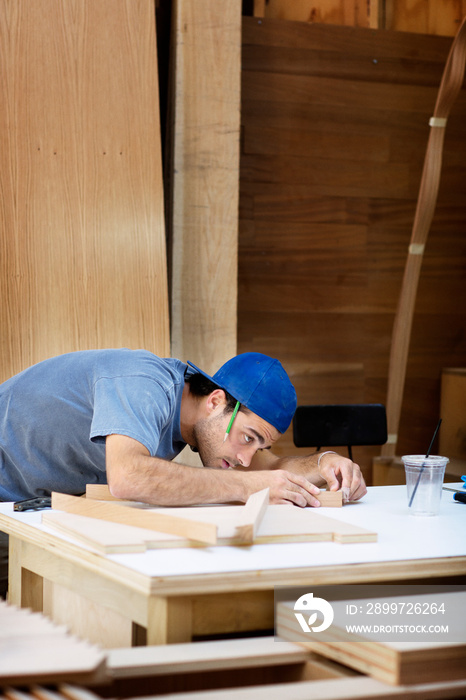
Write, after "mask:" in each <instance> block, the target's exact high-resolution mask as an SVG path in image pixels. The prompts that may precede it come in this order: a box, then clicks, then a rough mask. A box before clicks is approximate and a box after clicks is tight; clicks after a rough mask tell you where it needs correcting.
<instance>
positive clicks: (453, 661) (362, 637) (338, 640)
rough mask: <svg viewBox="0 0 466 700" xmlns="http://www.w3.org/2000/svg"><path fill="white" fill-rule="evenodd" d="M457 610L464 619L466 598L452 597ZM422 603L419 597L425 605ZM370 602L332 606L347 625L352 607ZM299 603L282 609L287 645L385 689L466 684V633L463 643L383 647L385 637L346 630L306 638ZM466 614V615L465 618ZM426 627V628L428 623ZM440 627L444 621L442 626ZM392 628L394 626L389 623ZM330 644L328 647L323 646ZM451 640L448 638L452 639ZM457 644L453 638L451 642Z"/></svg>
mask: <svg viewBox="0 0 466 700" xmlns="http://www.w3.org/2000/svg"><path fill="white" fill-rule="evenodd" d="M447 595H448V598H449V599H450V597H451V603H449V604H451V606H452V609H453V610H458V611H459V613H460V611H461V610H462V609H463V610H464V606H465V604H466V602H465V599H466V592H456V593H449V594H447ZM419 601H420V597H419V596H417V597H416V598H414V597H413V602H414V603H419ZM366 602H367V601H366V600H344V601H336V602H335V601H332V607H333V609H334V611H335V619H336V620H342V619H345V616H344V614H343V611H344V610H345V606H347V605H348V604H353V605H357V606H358V608H359V607H360V606H361V605H365V603H366ZM294 604H295V603H294V601H293V602H285V603H279V604H278V606H277V633H278V634H279V635H280V637H282V638H283V639H288V640H290V641H294V642H299V643H302V644H304V646H305V647H306V648H308V649H310V650H312V651H315V652H317V653H318V654H322V655H324V656H326V657H328V658H330V659H332V660H333V661H338V662H339V663H343V664H346V665H347V666H350V667H351V668H354V669H357V670H358V671H361V672H363V673H366V674H368V675H370V676H373V677H374V678H377V679H379V680H381V681H383V682H385V683H390V684H393V685H398V684H413V683H433V682H436V681H437V682H440V681H447V680H458V679H465V678H466V632H465V635H464V640H463V641H462V642H458V641H451V642H449V641H445V642H437V641H425V642H422V641H381V640H380V637H381V636H383V634H382V633H380V634H374V633H372V634H371V633H370V632H362V631H361V632H358V633H355V632H348V631H346V629H345V625H344V624H340V623H335V621H334V622H333V623H332V625H331V626H330V627H329V628H328V629H327V630H325V637H324V638H323V637H322V636H319V633H312V632H311V633H309V632H304V631H303V630H302V629H301V627H300V625H299V623H298V622H297V620H296V618H295V614H294ZM460 614H461V613H460ZM423 622H426V620H425V619H424V620H423ZM436 622H438V620H437V621H436ZM387 624H389V622H388V621H387ZM322 639H325V641H322ZM446 639H447V640H448V635H447V636H446ZM450 639H451V637H450Z"/></svg>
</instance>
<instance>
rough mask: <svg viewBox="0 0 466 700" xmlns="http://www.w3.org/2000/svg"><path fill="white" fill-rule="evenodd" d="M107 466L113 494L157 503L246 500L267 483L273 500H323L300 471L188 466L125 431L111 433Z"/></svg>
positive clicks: (314, 502) (302, 502) (301, 503)
mask: <svg viewBox="0 0 466 700" xmlns="http://www.w3.org/2000/svg"><path fill="white" fill-rule="evenodd" d="M106 468H107V481H108V486H109V488H110V492H111V493H112V495H113V496H115V497H117V498H124V499H129V500H135V501H144V502H146V503H152V504H154V505H161V506H167V505H169V506H185V505H193V504H199V503H232V502H237V501H240V502H243V503H244V502H246V501H247V499H248V498H249V496H251V495H252V494H253V493H255V492H256V491H261V490H262V489H264V488H268V489H269V499H270V503H294V504H296V505H298V506H301V507H304V506H306V505H310V506H318V505H319V502H318V501H317V500H316V498H315V495H316V494H317V493H318V490H317V489H316V488H315V486H313V484H311V483H310V482H309V481H308V480H307V479H305V478H304V477H303V476H300V475H299V474H293V473H291V472H286V471H283V470H276V471H270V470H268V471H252V472H248V473H244V472H241V471H236V470H233V469H228V470H226V469H209V468H206V467H204V468H198V467H188V466H185V465H182V464H177V463H175V462H167V461H166V460H163V459H159V458H157V457H151V456H150V455H149V453H148V451H147V449H146V448H145V447H144V446H143V445H141V444H140V443H139V442H137V441H136V440H132V439H131V438H128V437H125V436H123V435H110V436H109V437H107V440H106Z"/></svg>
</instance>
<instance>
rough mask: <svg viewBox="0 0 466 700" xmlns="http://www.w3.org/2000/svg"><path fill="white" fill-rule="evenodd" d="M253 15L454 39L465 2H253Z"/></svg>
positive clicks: (258, 0)
mask: <svg viewBox="0 0 466 700" xmlns="http://www.w3.org/2000/svg"><path fill="white" fill-rule="evenodd" d="M253 8H254V16H255V17H265V18H267V19H285V20H293V21H298V22H321V23H325V24H335V25H346V26H352V27H372V28H373V29H393V30H397V31H404V32H417V33H422V34H435V35H440V36H454V35H455V34H456V31H457V29H458V26H459V23H460V22H461V20H462V19H463V17H464V15H465V14H466V0H441V2H439V0H366V2H360V1H359V0H293V2H290V0H253Z"/></svg>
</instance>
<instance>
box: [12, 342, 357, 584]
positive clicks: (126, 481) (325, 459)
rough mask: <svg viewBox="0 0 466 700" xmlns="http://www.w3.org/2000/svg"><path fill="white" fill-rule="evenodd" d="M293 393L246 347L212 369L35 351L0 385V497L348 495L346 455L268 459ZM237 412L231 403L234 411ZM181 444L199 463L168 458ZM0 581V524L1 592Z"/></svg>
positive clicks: (352, 486) (158, 499)
mask: <svg viewBox="0 0 466 700" xmlns="http://www.w3.org/2000/svg"><path fill="white" fill-rule="evenodd" d="M295 409H296V393H295V390H294V387H293V385H292V384H291V382H290V380H289V378H288V376H287V374H286V372H285V370H284V369H283V367H282V366H281V364H280V363H279V362H278V360H275V359H272V358H270V357H267V356H266V355H262V354H259V353H245V354H243V355H238V356H237V357H234V358H232V359H231V360H229V361H228V362H226V363H225V364H224V365H223V366H222V367H221V368H220V369H219V370H218V372H216V373H215V374H214V376H213V377H209V376H208V375H207V374H205V373H204V372H202V370H199V369H198V368H197V367H195V366H194V365H192V364H191V363H188V365H186V364H184V363H182V362H181V361H179V360H175V359H170V358H169V359H162V358H159V357H157V356H156V355H153V354H152V353H150V352H147V351H143V350H125V349H123V350H91V351H83V352H75V353H70V354H67V355H60V356H58V357H54V358H51V359H49V360H45V361H44V362H40V363H39V364H37V365H34V366H32V367H30V368H29V369H26V370H25V371H24V372H21V373H20V374H18V375H16V376H15V377H12V378H11V379H9V380H7V381H6V382H4V384H2V385H1V386H0V501H17V500H23V499H26V498H33V497H35V496H44V495H49V494H50V492H51V491H59V492H62V493H71V494H73V493H74V494H81V493H84V491H85V489H86V484H87V483H108V485H109V488H110V491H111V493H112V494H113V495H114V496H116V497H119V498H124V499H130V500H138V501H145V502H147V503H153V504H156V505H189V504H195V503H227V502H233V501H242V502H245V501H247V499H248V498H249V496H250V495H251V494H252V493H254V492H256V491H260V490H261V489H263V488H266V487H268V488H269V489H270V502H271V503H294V504H295V505H297V506H307V505H310V506H319V502H318V501H317V500H316V498H315V495H316V494H317V493H318V492H319V489H318V486H317V484H321V485H322V484H324V483H325V482H326V483H327V484H328V486H329V488H330V489H332V490H336V489H339V488H342V489H343V491H344V495H345V496H346V497H347V498H349V499H353V500H356V499H358V498H361V496H363V495H364V494H365V493H366V487H365V484H364V479H363V477H362V475H361V471H360V469H359V467H358V465H357V464H354V463H353V462H351V461H350V460H349V459H346V458H344V457H341V456H339V455H337V454H335V453H331V452H324V453H322V454H320V455H318V454H317V455H311V456H309V457H282V458H278V457H276V456H275V455H273V453H272V452H271V450H270V449H269V448H271V447H272V446H273V445H274V443H275V442H276V441H277V440H278V438H279V437H280V435H281V434H282V433H284V432H285V431H286V430H287V428H288V426H289V425H290V423H291V420H292V418H293V414H294V412H295ZM235 411H236V413H235ZM186 444H188V445H190V446H191V448H192V449H193V450H195V451H197V452H199V455H200V457H201V461H202V463H203V465H204V467H206V468H205V469H199V468H197V467H189V466H185V465H182V464H177V463H175V462H172V461H171V460H172V459H173V458H174V457H175V456H176V455H177V454H178V453H179V452H180V451H181V450H182V449H183V448H184V447H185V445H186ZM6 583H7V547H6V536H5V535H3V533H0V595H2V594H3V595H4V594H5V591H6Z"/></svg>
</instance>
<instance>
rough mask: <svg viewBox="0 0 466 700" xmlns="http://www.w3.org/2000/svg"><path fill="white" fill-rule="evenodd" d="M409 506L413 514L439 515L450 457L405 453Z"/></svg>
mask: <svg viewBox="0 0 466 700" xmlns="http://www.w3.org/2000/svg"><path fill="white" fill-rule="evenodd" d="M401 459H402V460H403V463H404V465H405V473H406V487H407V490H408V506H409V511H410V513H411V514H412V515H438V512H439V509H440V499H441V496H442V486H443V478H444V476H445V467H446V466H447V464H448V462H449V459H448V457H439V456H436V455H430V456H429V457H426V456H425V455H405V456H404V457H402V458H401Z"/></svg>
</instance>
